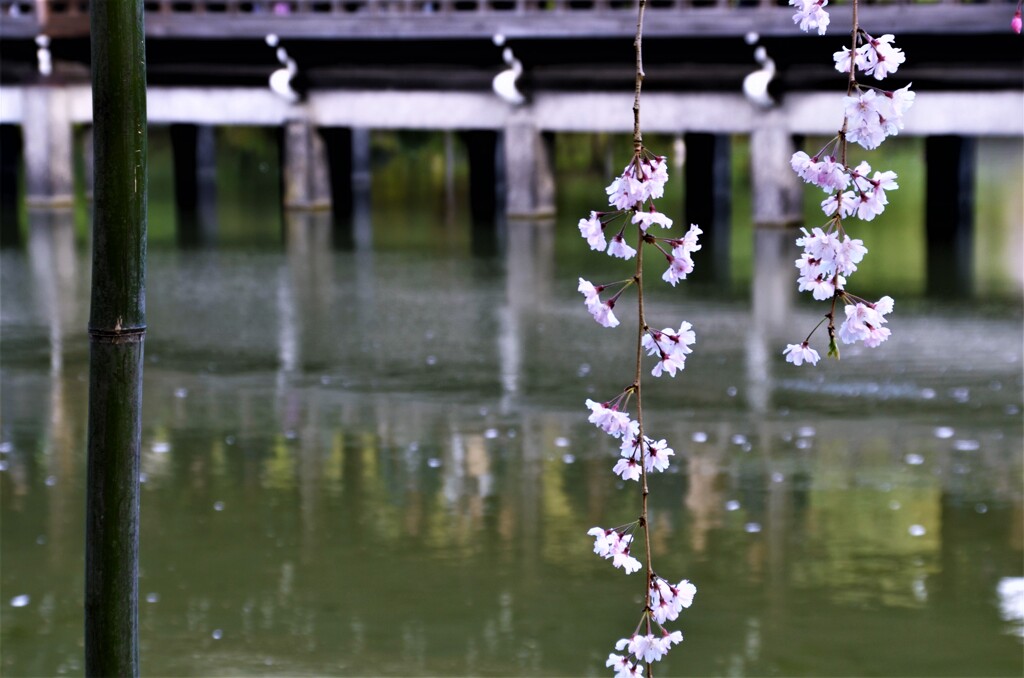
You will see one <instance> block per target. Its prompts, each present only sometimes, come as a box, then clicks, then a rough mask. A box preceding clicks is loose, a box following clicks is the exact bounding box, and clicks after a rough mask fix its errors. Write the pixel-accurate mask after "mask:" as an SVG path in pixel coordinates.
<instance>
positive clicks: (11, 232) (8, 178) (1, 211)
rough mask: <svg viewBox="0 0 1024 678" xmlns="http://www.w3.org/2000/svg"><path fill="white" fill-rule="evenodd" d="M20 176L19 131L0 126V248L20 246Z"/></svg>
mask: <svg viewBox="0 0 1024 678" xmlns="http://www.w3.org/2000/svg"><path fill="white" fill-rule="evenodd" d="M20 174H21V130H20V129H18V127H17V126H15V125H0V247H17V246H19V245H20V244H21V229H20V228H19V225H18V202H19V196H18V176H19V175H20Z"/></svg>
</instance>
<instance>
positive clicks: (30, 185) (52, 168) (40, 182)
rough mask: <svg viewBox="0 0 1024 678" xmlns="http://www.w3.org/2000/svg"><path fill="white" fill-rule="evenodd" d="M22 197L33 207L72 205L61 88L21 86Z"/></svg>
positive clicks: (67, 115)
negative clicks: (23, 177) (23, 178)
mask: <svg viewBox="0 0 1024 678" xmlns="http://www.w3.org/2000/svg"><path fill="white" fill-rule="evenodd" d="M22 102H23V103H22V106H23V113H22V123H21V125H22V127H21V130H22V139H23V143H24V146H23V148H24V154H25V199H26V202H27V203H28V204H29V205H30V206H34V207H64V206H68V205H71V204H72V198H73V195H74V191H73V186H74V183H73V182H74V179H73V177H74V174H73V171H72V153H71V116H70V111H69V102H68V96H67V92H66V91H65V90H64V89H63V88H62V87H48V86H32V87H25V88H24V90H23V99H22Z"/></svg>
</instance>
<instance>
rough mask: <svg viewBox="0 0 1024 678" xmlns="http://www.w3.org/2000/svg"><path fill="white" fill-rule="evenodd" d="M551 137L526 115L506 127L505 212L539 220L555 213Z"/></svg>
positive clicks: (524, 113) (522, 112)
mask: <svg viewBox="0 0 1024 678" xmlns="http://www.w3.org/2000/svg"><path fill="white" fill-rule="evenodd" d="M551 146H552V142H551V137H547V138H545V136H544V135H543V134H541V132H540V130H539V129H537V126H536V123H535V122H534V121H533V120H532V119H531V118H530V117H529V114H528V113H526V112H525V111H522V110H520V111H517V112H516V114H514V115H513V116H512V118H511V119H510V121H509V123H508V125H507V126H506V127H505V144H504V147H505V178H506V181H507V182H508V183H507V190H506V202H505V212H506V214H508V216H510V217H518V218H537V217H544V216H551V215H553V214H554V213H555V176H554V171H553V165H552V160H553V157H552V156H553V154H552V148H551Z"/></svg>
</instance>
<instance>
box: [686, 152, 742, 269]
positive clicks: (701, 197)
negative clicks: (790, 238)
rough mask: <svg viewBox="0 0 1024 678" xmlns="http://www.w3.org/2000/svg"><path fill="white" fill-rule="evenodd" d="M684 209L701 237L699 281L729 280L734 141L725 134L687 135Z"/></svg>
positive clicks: (689, 222)
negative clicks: (731, 143) (731, 158)
mask: <svg viewBox="0 0 1024 678" xmlns="http://www.w3.org/2000/svg"><path fill="white" fill-rule="evenodd" d="M684 143H685V149H686V162H685V165H684V167H685V170H686V174H685V186H684V191H683V200H684V205H683V212H684V218H683V221H685V224H684V225H683V230H684V231H685V230H686V229H687V228H689V224H697V225H698V226H700V227H701V229H702V230H703V231H704V233H703V234H702V235H701V237H700V241H701V251H700V254H699V265H698V266H696V267H695V268H694V271H693V277H694V278H695V279H698V280H728V279H729V230H730V229H729V225H730V221H731V219H732V210H731V204H730V201H731V198H732V173H731V167H730V165H731V163H730V162H729V151H730V148H729V147H730V143H729V137H728V135H725V134H694V133H691V134H687V135H685V137H684Z"/></svg>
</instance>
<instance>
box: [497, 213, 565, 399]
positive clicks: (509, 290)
mask: <svg viewBox="0 0 1024 678" xmlns="http://www.w3.org/2000/svg"><path fill="white" fill-rule="evenodd" d="M507 240H508V244H507V246H506V248H505V252H506V258H505V270H506V276H505V279H506V281H507V282H506V295H505V296H506V304H505V305H504V306H502V307H500V308H499V310H498V324H499V328H500V332H499V333H498V356H499V362H500V369H501V387H502V393H503V394H504V395H503V397H502V401H501V404H502V411H507V410H508V409H509V407H510V406H511V404H512V403H511V399H513V398H515V397H516V395H517V394H518V392H519V390H520V388H521V381H522V372H523V353H524V350H523V345H524V343H525V342H526V337H525V329H524V328H525V327H528V326H529V323H528V322H524V320H523V316H524V315H525V314H527V313H529V312H530V310H531V309H535V308H538V307H539V306H541V305H543V303H544V300H545V299H547V298H548V296H549V294H548V293H549V292H550V289H551V276H552V268H553V265H554V224H553V223H552V222H551V221H549V220H544V221H526V220H523V221H520V220H516V221H513V222H512V223H510V224H509V225H508V236H507Z"/></svg>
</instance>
